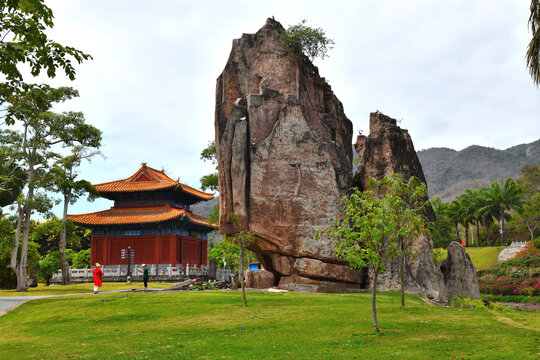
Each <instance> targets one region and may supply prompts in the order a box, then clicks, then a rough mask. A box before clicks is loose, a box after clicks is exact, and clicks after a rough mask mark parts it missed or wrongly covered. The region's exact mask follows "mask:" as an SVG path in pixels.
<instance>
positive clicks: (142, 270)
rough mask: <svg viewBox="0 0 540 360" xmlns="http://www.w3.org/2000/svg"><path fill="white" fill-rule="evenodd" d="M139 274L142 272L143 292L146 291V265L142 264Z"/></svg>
mask: <svg viewBox="0 0 540 360" xmlns="http://www.w3.org/2000/svg"><path fill="white" fill-rule="evenodd" d="M139 272H142V273H143V275H142V278H143V281H144V292H146V290H147V289H148V266H146V264H142V269H141V268H139Z"/></svg>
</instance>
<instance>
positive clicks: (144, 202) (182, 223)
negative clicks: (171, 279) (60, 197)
mask: <svg viewBox="0 0 540 360" xmlns="http://www.w3.org/2000/svg"><path fill="white" fill-rule="evenodd" d="M94 186H95V187H96V189H97V190H98V191H99V194H100V196H101V197H104V198H107V199H110V200H114V206H113V207H112V208H110V209H109V210H105V211H99V212H94V213H89V214H81V215H68V219H69V220H71V221H73V222H74V223H76V224H77V225H79V226H83V227H85V228H88V229H91V230H92V250H91V263H92V264H94V263H96V262H99V263H100V264H103V265H120V264H127V260H124V259H122V258H121V250H122V249H126V248H127V247H128V246H130V247H131V248H132V249H134V250H135V263H136V264H142V263H146V264H173V265H175V264H182V265H184V266H185V265H187V264H189V265H190V266H193V265H197V266H200V265H206V263H207V251H208V247H207V234H208V233H209V232H211V231H212V230H214V226H213V225H212V224H210V222H209V219H207V218H205V217H202V216H199V215H196V214H194V213H192V212H191V211H190V209H189V206H190V205H192V204H195V203H197V202H200V201H207V200H210V199H212V198H213V197H214V195H212V194H208V193H205V192H202V191H200V190H197V189H194V188H192V187H190V186H187V185H185V184H182V183H180V182H179V181H178V180H173V179H171V178H170V177H168V176H167V175H166V174H165V172H164V171H159V170H156V169H153V168H151V167H148V166H146V164H143V166H142V167H141V168H140V169H139V170H137V172H136V173H135V174H133V175H132V176H130V177H129V178H127V179H124V180H117V181H111V182H107V183H103V184H97V185H94Z"/></svg>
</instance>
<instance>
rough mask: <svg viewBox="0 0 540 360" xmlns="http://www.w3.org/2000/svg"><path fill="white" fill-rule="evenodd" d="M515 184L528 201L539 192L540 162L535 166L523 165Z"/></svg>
mask: <svg viewBox="0 0 540 360" xmlns="http://www.w3.org/2000/svg"><path fill="white" fill-rule="evenodd" d="M516 182H517V184H518V185H519V187H520V188H521V189H522V190H523V195H524V196H525V198H526V199H530V198H531V197H532V196H533V195H534V194H536V193H538V192H540V161H538V162H537V163H536V164H531V165H525V166H524V167H523V168H522V169H521V176H520V177H519V178H518V179H517V181H516Z"/></svg>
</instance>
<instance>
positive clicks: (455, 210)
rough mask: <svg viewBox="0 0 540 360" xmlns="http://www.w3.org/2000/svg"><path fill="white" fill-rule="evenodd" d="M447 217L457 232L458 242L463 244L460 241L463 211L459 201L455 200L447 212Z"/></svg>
mask: <svg viewBox="0 0 540 360" xmlns="http://www.w3.org/2000/svg"><path fill="white" fill-rule="evenodd" d="M447 215H448V217H449V218H450V219H451V221H452V223H453V224H454V228H455V231H456V241H457V242H458V243H460V244H461V240H460V239H459V229H458V225H459V223H460V222H461V209H460V204H459V200H458V199H454V201H452V202H451V203H450V206H449V207H448V210H447Z"/></svg>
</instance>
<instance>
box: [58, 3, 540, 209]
mask: <svg viewBox="0 0 540 360" xmlns="http://www.w3.org/2000/svg"><path fill="white" fill-rule="evenodd" d="M49 5H50V6H51V7H52V9H53V11H54V14H55V24H56V26H55V28H54V30H53V31H52V32H51V37H53V38H54V39H55V40H57V41H58V42H60V43H67V44H70V45H73V46H75V47H77V48H79V49H81V50H84V51H86V52H89V53H90V54H92V56H93V57H94V60H93V61H88V62H85V63H84V64H83V65H81V66H79V67H78V73H77V74H78V77H77V80H76V81H75V82H73V83H71V85H72V86H73V87H75V88H77V89H79V90H80V93H81V97H80V99H78V100H76V101H71V102H69V103H67V104H65V105H63V106H61V107H59V109H73V110H81V111H83V112H84V113H85V115H86V118H87V119H88V121H89V122H91V123H92V124H94V125H95V126H97V127H99V128H100V129H102V130H103V132H104V145H105V146H104V148H103V152H104V153H105V155H106V156H107V159H106V160H95V161H94V162H93V163H92V164H90V165H86V166H85V167H84V168H83V173H82V175H83V176H84V177H85V178H87V179H89V180H91V181H92V182H94V183H97V182H103V181H110V180H115V179H120V178H125V177H128V176H129V175H131V174H132V173H133V172H134V171H135V170H136V169H137V168H138V166H139V165H140V164H141V162H143V161H146V162H148V164H149V165H150V166H154V167H165V168H166V169H167V170H168V171H169V172H170V175H171V176H173V177H178V176H180V177H181V179H182V181H184V182H186V183H188V184H190V185H192V186H195V187H198V186H199V178H200V177H201V176H203V175H205V174H207V173H209V172H211V171H213V170H212V165H211V164H208V163H204V162H202V161H201V160H200V159H199V154H200V151H201V150H202V149H203V148H204V147H205V146H206V144H207V143H208V141H209V140H212V139H213V137H214V126H213V120H214V99H215V95H214V91H215V80H216V78H217V77H218V76H219V74H220V73H221V71H222V70H223V67H224V66H225V63H226V61H227V58H228V55H229V52H230V49H231V42H232V40H233V39H234V38H239V37H240V36H241V34H242V33H244V32H247V33H252V32H255V31H257V30H258V29H259V28H260V27H261V26H262V25H263V24H264V22H265V20H266V18H267V17H270V16H275V18H276V19H277V20H278V21H281V22H282V24H283V25H284V26H287V25H291V24H295V23H298V22H300V20H302V19H307V20H308V24H309V25H311V26H317V27H318V26H320V27H322V28H323V29H325V30H326V32H327V34H328V36H330V37H331V38H333V39H334V40H335V42H336V45H335V48H334V50H332V51H331V52H330V58H328V59H327V60H324V61H322V62H321V61H318V62H317V65H318V66H319V67H320V73H321V75H322V76H324V77H326V78H327V79H328V80H329V82H330V84H331V85H332V88H333V90H334V92H335V93H336V95H337V96H338V98H339V99H340V100H341V101H342V102H343V104H344V107H345V112H346V114H347V116H348V117H349V118H350V119H351V120H352V121H353V123H354V126H355V132H356V131H357V130H359V129H363V130H364V132H366V131H367V129H368V119H369V112H372V111H375V110H377V109H378V110H381V111H383V112H384V113H386V114H387V115H389V116H392V117H395V118H397V119H403V121H402V123H401V126H402V127H404V128H407V129H409V131H410V133H411V135H412V137H413V141H414V143H415V147H416V149H417V150H419V149H424V148H428V147H434V146H438V147H442V146H444V147H451V148H455V149H461V148H464V147H466V146H468V145H471V144H480V145H486V146H491V147H496V148H506V147H509V146H512V145H515V144H519V143H524V142H529V141H534V140H536V139H538V138H539V137H540V91H539V90H538V88H536V87H535V86H534V85H533V82H532V80H531V79H530V77H529V75H528V72H527V70H526V68H525V61H524V54H525V47H526V45H527V42H528V41H529V38H530V34H529V33H528V32H527V18H528V11H529V1H528V0H492V1H489V2H486V1H483V0H457V1H451V2H434V1H428V0H418V1H413V0H410V1H406V2H404V1H398V0H396V1H384V2H382V1H337V2H333V3H329V2H327V1H307V0H305V1H295V2H288V1H271V2H253V1H205V2H188V1H172V0H170V1H163V0H161V1H152V2H149V1H142V0H132V1H127V0H125V1H114V2H112V1H106V0H95V1H83V0H70V1H59V0H55V1H50V2H49ZM53 82H54V83H55V84H56V85H60V84H62V85H65V84H66V83H67V81H66V80H65V79H62V78H58V79H56V80H54V81H53ZM103 208H104V206H103V205H102V204H95V205H91V206H88V205H87V204H86V201H84V200H81V201H79V203H78V204H77V205H76V207H74V208H73V209H72V210H71V212H73V213H76V212H86V211H93V210H98V209H103Z"/></svg>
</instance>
